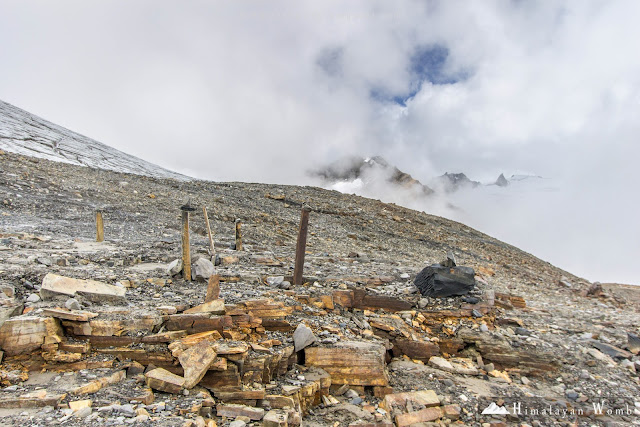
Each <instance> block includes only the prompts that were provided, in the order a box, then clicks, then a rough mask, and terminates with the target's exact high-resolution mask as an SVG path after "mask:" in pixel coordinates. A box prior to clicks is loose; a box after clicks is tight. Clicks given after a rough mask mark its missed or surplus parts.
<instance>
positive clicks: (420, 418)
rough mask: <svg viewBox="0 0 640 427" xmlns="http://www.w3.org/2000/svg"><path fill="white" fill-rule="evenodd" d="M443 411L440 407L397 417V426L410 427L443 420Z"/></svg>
mask: <svg viewBox="0 0 640 427" xmlns="http://www.w3.org/2000/svg"><path fill="white" fill-rule="evenodd" d="M442 415H443V414H442V409H440V408H439V407H434V408H425V409H421V410H419V411H415V412H409V413H407V414H399V415H396V426H398V427H408V426H412V425H417V424H418V423H427V422H430V421H435V420H437V419H439V418H442Z"/></svg>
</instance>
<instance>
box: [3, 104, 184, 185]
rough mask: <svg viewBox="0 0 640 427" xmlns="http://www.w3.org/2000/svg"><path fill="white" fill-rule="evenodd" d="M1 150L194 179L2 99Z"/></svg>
mask: <svg viewBox="0 0 640 427" xmlns="http://www.w3.org/2000/svg"><path fill="white" fill-rule="evenodd" d="M0 149H3V150H5V151H9V152H13V153H17V154H25V155H29V156H33V157H38V158H43V159H47V160H53V161H58V162H63V163H69V164H74V165H79V166H86V167H94V168H98V169H106V170H113V171H116V172H124V173H133V174H136V175H146V176H151V177H156V178H174V179H178V180H182V181H185V180H190V179H191V178H190V177H188V176H185V175H182V174H179V173H176V172H173V171H170V170H168V169H165V168H163V167H160V166H158V165H155V164H153V163H150V162H148V161H146V160H143V159H140V158H138V157H136V156H133V155H131V154H127V153H124V152H122V151H120V150H117V149H115V148H113V147H110V146H108V145H106V144H104V143H101V142H98V141H96V140H94V139H92V138H89V137H87V136H84V135H81V134H79V133H77V132H74V131H71V130H69V129H66V128H64V127H62V126H59V125H56V124H55V123H52V122H49V121H48V120H45V119H43V118H41V117H39V116H37V115H35V114H32V113H29V112H28V111H26V110H23V109H21V108H18V107H16V106H14V105H12V104H9V103H7V102H4V101H2V100H0Z"/></svg>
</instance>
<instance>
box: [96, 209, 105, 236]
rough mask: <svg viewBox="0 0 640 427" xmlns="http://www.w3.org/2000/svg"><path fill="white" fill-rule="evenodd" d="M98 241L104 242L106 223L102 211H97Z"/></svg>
mask: <svg viewBox="0 0 640 427" xmlns="http://www.w3.org/2000/svg"><path fill="white" fill-rule="evenodd" d="M96 242H104V223H103V221H102V211H96Z"/></svg>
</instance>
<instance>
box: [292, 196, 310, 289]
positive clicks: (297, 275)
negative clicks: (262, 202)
mask: <svg viewBox="0 0 640 427" xmlns="http://www.w3.org/2000/svg"><path fill="white" fill-rule="evenodd" d="M309 211H311V209H310V208H309V207H308V206H303V207H302V214H301V216H300V230H299V231H298V243H297V244H296V264H295V267H294V269H293V284H294V285H295V286H300V285H302V270H303V269H304V253H305V250H306V249H307V230H308V229H309Z"/></svg>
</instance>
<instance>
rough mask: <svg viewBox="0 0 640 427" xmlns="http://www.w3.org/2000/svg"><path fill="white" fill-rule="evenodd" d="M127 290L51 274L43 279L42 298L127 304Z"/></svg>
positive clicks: (93, 281) (92, 281)
mask: <svg viewBox="0 0 640 427" xmlns="http://www.w3.org/2000/svg"><path fill="white" fill-rule="evenodd" d="M125 294H126V289H125V288H121V287H119V286H113V285H109V284H107V283H103V282H97V281H95V280H82V279H74V278H71V277H64V276H58V275H57V274H53V273H49V274H47V275H46V276H44V279H42V288H40V296H41V297H42V299H43V300H45V301H46V300H50V299H56V298H62V297H64V298H65V299H68V298H69V297H75V296H82V297H84V298H86V299H87V300H89V301H92V302H96V303H100V302H111V303H122V302H126V297H125Z"/></svg>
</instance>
